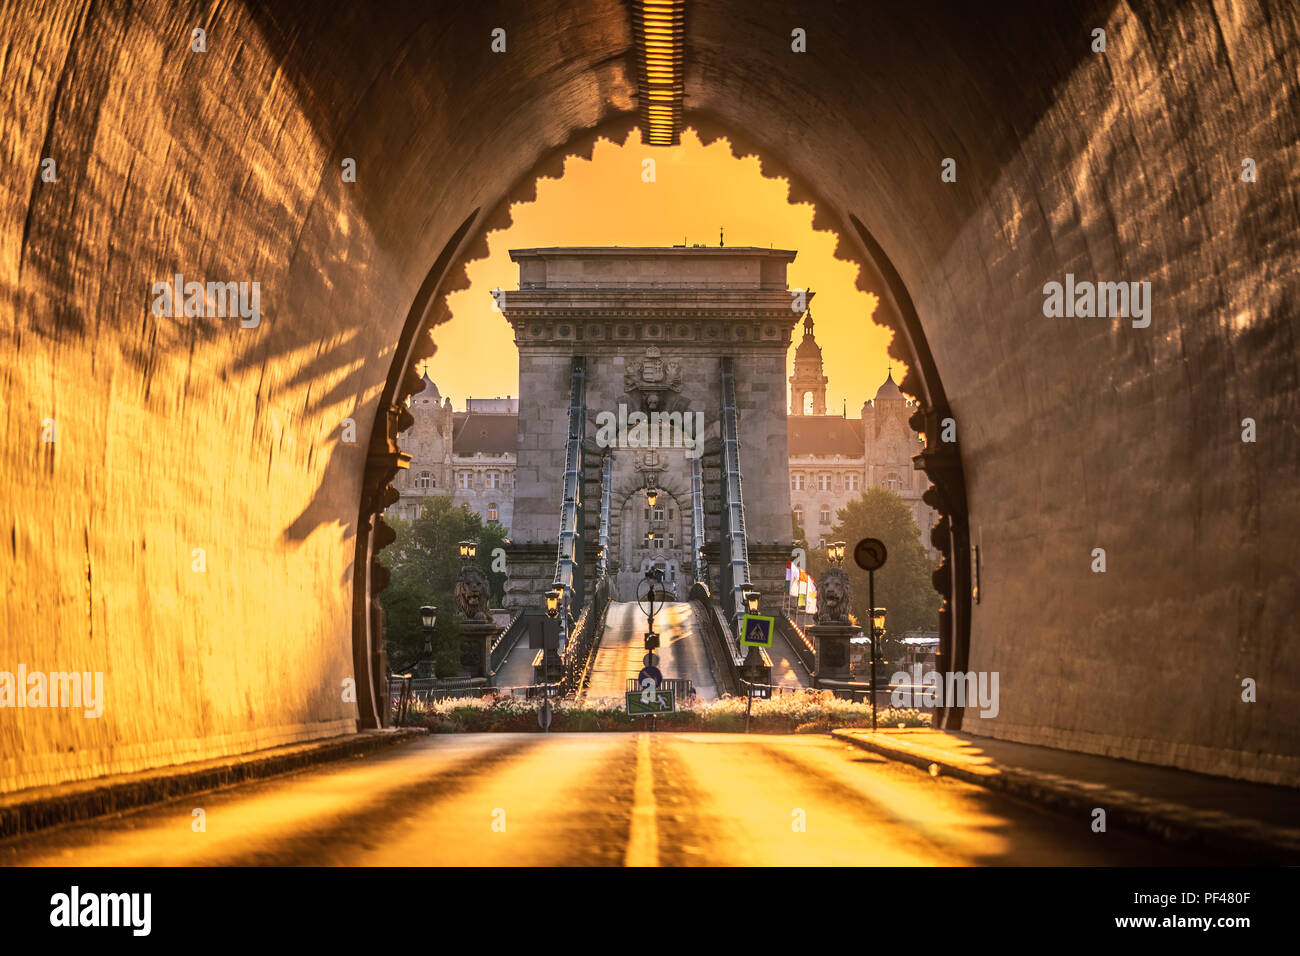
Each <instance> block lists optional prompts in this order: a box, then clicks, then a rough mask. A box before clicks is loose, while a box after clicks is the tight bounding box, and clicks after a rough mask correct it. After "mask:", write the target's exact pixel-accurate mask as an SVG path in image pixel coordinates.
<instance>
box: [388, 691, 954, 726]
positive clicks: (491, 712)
mask: <svg viewBox="0 0 1300 956" xmlns="http://www.w3.org/2000/svg"><path fill="white" fill-rule="evenodd" d="M541 703H542V702H541V701H540V700H522V699H520V698H517V697H512V696H510V695H502V696H489V697H455V698H444V699H442V700H436V701H429V702H424V701H420V700H413V701H412V702H411V709H410V712H409V715H408V717H407V725H408V726H412V727H427V728H428V729H429V731H430V732H432V733H482V732H491V731H503V732H515V733H520V732H532V733H540V731H541V728H540V727H539V726H538V724H537V711H538V709H539V708H540V707H541ZM552 708H553V710H552V719H551V730H552V731H553V732H557V731H559V732H562V731H570V732H599V731H611V730H613V731H620V730H621V731H630V730H644V729H646V728H648V727H649V724H650V721H649V719H648V718H646V717H629V716H628V715H627V714H626V713H625V712H624V702H623V698H621V697H608V698H597V699H588V700H584V701H581V702H577V701H571V700H558V701H554V702H553V704H552ZM876 720H877V725H878V726H880V727H898V726H904V727H928V726H930V715H929V714H928V713H926V712H924V711H920V710H915V709H896V708H893V707H882V708H881V709H880V712H879V713H878V715H877V718H876ZM870 726H871V708H870V707H869V706H868V705H866V704H858V703H853V702H851V701H847V700H843V699H841V698H838V697H835V696H834V695H833V694H832V693H831V692H830V691H818V690H808V691H804V692H802V693H798V694H782V695H780V696H777V697H774V698H772V699H771V700H761V699H755V700H754V702H753V712H752V714H751V717H750V730H751V731H753V732H755V733H780V734H789V733H824V732H828V731H830V730H832V729H833V728H837V727H870ZM655 728H656V730H660V731H708V732H723V733H727V732H737V731H743V730H744V729H745V698H743V697H724V698H722V699H720V700H715V701H711V702H709V703H703V702H696V703H695V704H693V705H690V706H687V707H683V708H682V709H680V710H677V711H674V712H673V713H671V714H663V715H661V716H658V717H656V718H655Z"/></svg>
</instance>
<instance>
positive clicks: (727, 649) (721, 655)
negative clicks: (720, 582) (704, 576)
mask: <svg viewBox="0 0 1300 956" xmlns="http://www.w3.org/2000/svg"><path fill="white" fill-rule="evenodd" d="M690 601H691V607H692V608H693V609H694V612H695V619H696V621H697V622H698V623H699V625H700V629H701V631H702V632H703V635H702V636H703V637H704V642H705V645H704V646H705V648H706V649H707V650H708V653H709V658H710V659H711V660H712V661H713V672H714V675H715V676H716V677H717V678H718V681H719V683H720V684H722V689H723V690H725V691H726V692H727V693H729V694H739V693H740V692H741V689H740V665H741V662H742V661H743V660H744V655H743V654H741V653H740V645H739V643H738V642H737V640H736V635H735V633H734V632H733V631H732V628H731V625H730V624H729V623H728V622H727V619H726V617H725V616H724V615H723V613H722V608H720V607H718V605H717V603H716V602H715V601H714V600H713V597H712V595H710V594H709V588H708V585H706V584H704V583H703V582H699V581H697V582H696V583H695V584H694V585H692V586H691V593H690Z"/></svg>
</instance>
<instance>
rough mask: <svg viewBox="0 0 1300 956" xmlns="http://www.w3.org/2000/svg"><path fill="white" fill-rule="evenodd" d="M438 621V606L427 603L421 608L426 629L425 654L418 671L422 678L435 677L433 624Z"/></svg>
mask: <svg viewBox="0 0 1300 956" xmlns="http://www.w3.org/2000/svg"><path fill="white" fill-rule="evenodd" d="M436 623H438V608H437V607H435V606H434V605H432V604H426V605H424V606H423V607H422V608H420V627H421V628H422V629H423V630H424V656H423V657H422V658H421V659H420V663H419V664H418V665H417V668H416V673H417V674H418V675H419V676H420V677H422V678H431V677H433V626H434V625H435V624H436Z"/></svg>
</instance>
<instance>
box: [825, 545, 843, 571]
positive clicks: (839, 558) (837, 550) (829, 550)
mask: <svg viewBox="0 0 1300 956" xmlns="http://www.w3.org/2000/svg"><path fill="white" fill-rule="evenodd" d="M826 556H827V557H828V558H830V561H831V564H833V565H834V566H835V567H837V568H838V567H840V566H841V565H842V564H843V563H844V542H843V541H832V542H831V543H830V544H828V545H827V546H826Z"/></svg>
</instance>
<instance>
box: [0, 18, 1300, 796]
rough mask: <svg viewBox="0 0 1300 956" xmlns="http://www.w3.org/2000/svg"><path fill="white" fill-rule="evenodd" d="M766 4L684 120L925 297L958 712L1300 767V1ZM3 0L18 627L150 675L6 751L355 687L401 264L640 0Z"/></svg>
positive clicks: (403, 275) (290, 706) (629, 79)
mask: <svg viewBox="0 0 1300 956" xmlns="http://www.w3.org/2000/svg"><path fill="white" fill-rule="evenodd" d="M789 6H790V5H789V4H786V3H778V2H774V0H757V2H755V0H745V2H721V0H714V2H707V0H705V2H695V3H691V4H689V13H688V18H687V24H686V26H687V29H686V43H687V61H686V65H687V70H686V84H685V85H686V98H685V109H686V122H687V123H688V124H689V125H693V126H696V127H697V128H699V129H701V130H702V131H703V132H704V133H705V134H706V135H710V136H711V135H726V136H728V137H729V138H731V139H732V140H733V141H734V142H735V143H737V144H739V146H738V148H742V149H748V148H752V149H755V150H757V151H758V152H759V153H760V155H761V156H762V157H763V159H764V163H765V170H766V171H767V172H769V173H787V174H788V175H790V176H791V177H792V179H793V181H794V184H795V187H794V195H795V197H796V198H798V197H799V196H801V195H807V196H809V197H810V198H814V199H815V200H816V201H817V203H818V211H819V224H820V223H826V224H828V225H833V226H834V227H835V228H837V229H839V230H840V233H841V236H842V240H843V241H842V250H843V252H844V254H845V255H846V256H853V257H856V258H860V259H862V260H863V261H864V264H865V265H866V266H867V270H866V272H865V273H864V278H863V280H862V281H863V284H864V286H866V287H867V288H870V289H871V291H874V292H877V293H881V292H886V291H887V290H885V289H883V288H882V287H881V286H882V284H883V283H884V282H885V281H886V278H887V277H886V276H885V275H884V274H883V272H882V271H881V270H884V272H888V273H890V274H894V275H896V277H897V282H898V283H899V284H900V288H901V289H902V290H905V293H906V296H907V300H908V303H909V304H908V306H907V307H908V308H912V309H914V310H915V315H916V317H917V319H918V320H919V322H920V324H921V326H922V328H923V330H924V335H925V337H926V341H927V342H928V347H929V349H930V351H931V353H932V357H933V361H934V365H935V368H936V373H937V376H938V378H939V380H941V382H942V388H943V390H944V393H945V395H946V399H947V402H948V406H949V407H950V409H951V412H952V414H953V416H954V418H955V419H956V421H957V425H958V429H959V431H960V445H961V463H962V467H963V469H964V471H965V476H966V491H967V498H968V501H967V504H968V507H969V521H970V533H971V543H972V545H978V546H979V547H980V554H981V562H982V563H981V566H980V573H981V577H980V582H981V595H980V601H979V603H978V604H977V605H976V606H975V607H974V608H973V610H972V617H971V638H970V667H972V668H978V669H987V670H997V671H999V672H1000V673H1001V674H1002V697H1003V706H1002V710H1001V713H1000V714H999V715H998V716H997V717H996V718H993V719H990V720H986V721H976V722H975V723H976V726H973V727H970V728H969V729H973V730H976V731H977V732H983V733H991V734H995V735H997V736H1002V737H1006V738H1009V739H1016V740H1025V741H1032V742H1039V743H1050V744H1054V745H1059V746H1066V747H1071V748H1075V749H1082V750H1091V751H1103V752H1107V753H1111V754H1115V755H1119V756H1126V757H1130V758H1133V759H1141V760H1148V761H1152V762H1158V763H1169V764H1175V765H1179V766H1183V767H1187V768H1190V769H1197V770H1203V771H1209V772H1217V773H1225V774H1230V775H1235V776H1251V777H1255V778H1256V779H1264V780H1272V781H1275V782H1284V781H1285V782H1292V783H1295V782H1297V780H1300V736H1298V735H1300V730H1297V727H1300V722H1298V721H1296V720H1295V717H1296V715H1297V714H1298V713H1300V689H1298V688H1300V652H1298V651H1297V650H1296V644H1295V642H1294V641H1293V640H1287V636H1288V635H1290V636H1293V635H1294V633H1295V625H1294V616H1295V613H1296V610H1297V608H1296V594H1297V592H1298V591H1300V582H1297V580H1296V571H1295V562H1294V558H1293V556H1292V548H1291V541H1290V539H1291V537H1292V535H1293V532H1294V529H1295V528H1296V527H1297V525H1298V523H1300V490H1298V488H1297V484H1296V482H1295V480H1294V476H1295V474H1297V472H1300V467H1297V466H1298V465H1300V436H1298V435H1297V427H1296V421H1297V415H1296V413H1297V407H1296V406H1297V396H1298V395H1300V385H1298V384H1297V381H1298V376H1297V355H1298V354H1300V349H1298V348H1297V339H1296V335H1297V330H1296V319H1295V313H1296V307H1297V296H1296V274H1297V269H1296V265H1297V252H1296V242H1297V239H1296V237H1297V235H1298V234H1300V229H1298V228H1297V227H1300V195H1298V192H1300V187H1297V185H1296V184H1297V177H1296V176H1295V168H1296V160H1297V140H1298V138H1300V137H1298V136H1297V117H1298V116H1300V94H1298V92H1297V75H1298V73H1300V71H1298V69H1297V66H1298V61H1300V45H1298V41H1297V38H1298V37H1300V14H1298V13H1297V10H1296V8H1295V7H1294V6H1293V5H1288V4H1283V3H1246V2H1242V3H1234V4H1212V3H1208V2H1188V3H1177V4H1172V3H1171V4H1154V3H1140V2H1127V3H1124V2H1118V3H1094V4H1088V3H1084V4H1077V5H1075V4H1071V5H1060V6H1059V7H1057V6H1056V5H1053V9H1050V10H1049V9H1046V8H1045V7H1044V5H1041V4H1038V3H1010V4H1003V5H999V6H998V7H996V8H992V7H990V6H988V5H979V6H976V5H968V4H953V5H951V6H947V7H932V8H927V9H926V10H919V9H916V8H915V6H914V5H902V4H883V3H882V4H878V5H877V4H849V3H840V4H817V5H810V7H809V9H808V10H806V11H800V12H798V13H791V12H790V11H789V9H788V7H789ZM3 16H4V18H5V23H4V34H5V35H6V36H7V37H9V38H10V40H9V46H8V49H7V52H6V56H5V58H4V60H3V63H2V64H0V84H2V86H3V92H2V94H0V95H2V96H3V98H4V102H5V119H4V122H3V126H2V127H0V140H2V142H3V147H4V157H5V160H4V162H5V174H4V187H5V188H4V190H3V193H0V196H2V197H3V206H2V207H0V215H2V216H3V229H2V232H0V294H2V295H3V303H4V304H3V309H4V311H5V317H6V321H5V323H4V328H5V332H4V351H5V355H6V362H5V373H6V374H5V379H4V383H3V394H4V408H5V416H6V431H5V438H4V450H5V454H4V458H3V470H4V481H5V489H6V493H5V495H4V496H3V497H4V507H3V511H2V512H0V515H2V516H3V517H4V519H5V522H6V523H7V524H9V525H10V529H9V530H10V534H9V537H10V547H9V548H7V549H5V550H4V554H5V558H4V565H3V566H4V570H5V576H6V585H7V592H8V595H9V597H8V599H7V601H6V605H5V621H4V627H5V634H6V638H5V643H4V649H5V652H6V655H7V656H9V657H11V658H13V659H14V660H23V661H26V662H27V663H28V664H29V665H31V666H38V665H39V663H43V662H45V661H47V660H51V658H53V660H52V663H51V664H50V666H53V665H54V664H57V665H59V667H60V668H67V669H72V668H78V669H83V670H104V671H105V672H106V674H108V675H109V676H110V686H111V687H112V689H113V693H114V694H117V695H121V699H123V700H131V701H132V702H133V703H132V705H131V706H126V707H120V708H115V709H113V710H110V711H109V712H108V713H107V714H106V716H105V718H104V719H102V720H100V721H83V720H80V719H79V718H74V717H68V718H66V720H65V719H64V718H63V717H62V716H56V717H55V718H53V719H43V718H42V719H38V717H37V716H35V715H32V714H30V713H23V714H20V716H19V717H18V718H17V719H16V720H15V721H11V722H9V723H6V724H4V725H0V743H3V749H4V751H5V752H6V753H16V752H19V750H21V751H22V752H23V753H24V756H23V757H22V758H19V759H16V760H15V761H13V762H12V763H10V764H7V765H5V766H6V769H5V770H4V771H3V772H2V773H0V789H17V788H20V787H24V786H31V785H35V784H40V783H49V782H55V781H58V780H63V779H69V778H74V777H86V776H93V775H95V774H99V773H106V772H116V771H124V770H131V769H138V768H140V767H142V766H147V765H151V764H157V763H166V762H171V761H175V760H181V759H188V758H194V757H205V756H214V755H217V754H221V753H231V752H238V751H240V750H247V749H253V748H254V747H257V746H267V745H270V744H274V743H282V742H287V741H291V740H300V739H307V738H311V737H318V736H323V735H326V734H329V733H337V732H342V731H344V730H347V729H351V728H352V727H355V725H356V719H357V711H356V706H355V705H354V704H351V703H349V702H347V701H346V700H345V699H343V698H342V697H341V696H340V694H339V693H338V687H339V686H340V684H341V683H342V682H344V681H346V680H347V679H349V677H350V676H351V675H352V674H353V673H354V667H355V661H354V659H353V647H352V637H351V633H352V630H351V629H352V616H353V614H354V612H355V611H356V609H355V608H354V599H353V594H354V590H353V585H354V583H355V581H356V571H355V570H354V561H355V557H356V554H357V551H356V531H357V503H358V501H359V500H360V499H361V498H362V495H363V487H362V484H363V477H364V474H365V457H366V449H367V447H368V445H369V438H370V436H369V435H368V434H367V431H368V429H369V428H370V427H371V424H372V423H373V422H374V421H375V420H376V409H377V403H378V401H379V398H380V395H381V392H383V390H384V388H385V383H386V382H389V381H390V373H392V371H393V365H394V361H395V355H396V351H395V350H396V348H397V343H399V341H400V340H401V336H402V332H403V329H404V328H405V327H406V325H407V320H408V316H409V315H410V314H411V312H412V308H413V306H412V303H413V302H415V301H416V300H417V296H418V294H419V290H420V289H421V287H422V285H423V286H425V287H426V290H427V289H428V288H429V286H428V283H429V280H430V268H431V266H432V265H433V264H434V263H435V262H436V261H438V259H439V256H440V254H441V255H459V256H461V257H465V256H471V257H472V256H473V255H474V254H475V251H474V249H475V243H478V244H480V245H479V248H481V243H482V242H483V233H482V229H483V227H484V226H485V225H491V224H492V223H493V222H501V221H502V217H503V216H505V215H506V212H505V206H504V203H505V201H506V200H507V199H508V198H509V197H511V196H512V195H517V194H519V193H520V192H521V191H522V192H527V191H528V190H529V189H530V188H531V185H530V184H531V181H532V174H533V173H534V172H535V170H536V169H537V168H539V164H545V163H547V162H550V163H554V162H555V161H556V160H557V158H558V157H562V156H563V154H564V152H565V151H567V150H578V149H581V148H583V142H584V140H586V139H588V138H589V137H590V136H591V135H592V131H594V130H597V129H598V128H600V127H602V124H606V123H613V124H621V123H625V122H626V121H627V119H628V117H629V116H630V115H631V114H632V112H633V110H634V108H635V105H636V103H635V97H634V92H635V80H634V76H635V73H634V70H633V64H632V62H631V57H632V54H631V50H632V48H633V38H632V34H631V30H630V26H629V18H628V12H627V8H626V6H625V5H624V4H623V3H619V2H612V0H606V2H583V0H579V2H572V0H566V2H550V0H536V2H530V3H527V4H523V3H505V2H498V3H492V2H485V3H476V4H471V5H463V4H450V3H435V4H430V3H415V2H396V3H390V4H375V5H373V6H369V5H367V6H364V7H356V8H351V9H348V8H336V7H334V6H333V5H330V6H322V5H319V4H314V3H306V2H301V3H293V2H282V3H273V4H271V5H269V6H268V7H260V6H258V7H254V6H250V5H245V4H242V3H228V4H220V5H216V6H213V7H211V8H204V9H203V10H202V11H200V12H197V13H193V14H191V13H187V12H185V11H177V10H176V9H173V8H172V7H171V5H169V4H166V3H162V2H148V3H144V4H137V5H130V6H127V5H124V4H93V3H89V2H86V3H74V2H47V3H36V4H29V5H27V6H26V7H25V8H24V10H23V11H22V12H21V13H20V12H17V11H15V10H14V9H13V8H8V9H7V12H6V13H5V14H4V15H3ZM196 27H200V28H202V29H204V30H205V35H206V51H205V52H202V53H199V52H194V50H193V49H192V48H191V37H192V30H193V29H195V28H196ZM497 27H502V28H504V29H505V30H506V31H507V51H506V52H505V53H493V52H492V50H491V46H490V43H491V31H492V30H493V29H494V28H497ZM795 28H800V29H803V30H805V31H806V35H807V43H808V48H807V52H806V53H794V52H792V50H791V43H790V37H791V31H792V30H793V29H795ZM1096 28H1103V29H1105V31H1106V37H1107V47H1106V51H1105V52H1104V53H1094V52H1092V49H1091V43H1092V31H1093V30H1094V29H1096ZM1246 157H1249V158H1251V159H1253V160H1254V161H1255V163H1256V166H1257V169H1258V181H1256V182H1254V183H1244V182H1242V180H1241V176H1240V172H1241V168H1242V166H1241V163H1242V160H1243V159H1244V158H1246ZM45 158H53V159H54V160H55V161H56V169H57V177H56V179H55V180H54V181H46V180H45V179H44V178H43V177H42V175H41V168H42V160H43V159H45ZM349 158H350V159H354V160H355V162H356V170H357V175H356V181H355V182H354V183H352V182H344V181H343V180H342V178H341V176H340V174H339V170H340V164H341V163H342V162H343V161H344V160H345V159H349ZM945 158H952V159H954V160H955V162H956V166H955V168H956V181H955V182H944V181H942V179H941V177H940V167H941V163H942V161H943V160H944V159H945ZM805 191H806V193H805ZM476 210H495V212H494V213H492V214H491V215H482V216H480V218H478V219H475V218H474V213H475V211H476ZM467 221H469V222H472V223H473V225H472V227H471V228H470V229H469V235H468V236H467V238H466V241H465V242H464V243H458V244H457V246H459V248H457V247H456V246H453V247H452V248H450V249H449V248H448V241H449V239H451V237H452V236H454V235H456V234H457V230H458V229H460V228H461V227H462V224H464V223H466V222H467ZM855 221H856V222H857V223H860V224H861V227H862V234H861V235H859V232H858V230H857V229H856V228H855V227H854V225H853V223H854V222H855ZM873 250H876V251H878V252H879V253H880V254H882V255H883V256H885V257H887V261H885V262H880V261H875V262H873V261H872V258H873ZM178 273H179V274H182V275H183V276H185V277H186V278H187V279H188V278H197V279H200V280H203V279H219V280H223V281H258V282H259V283H260V287H261V296H262V300H261V310H262V320H261V322H260V324H258V325H257V326H256V327H254V328H241V327H240V325H239V323H238V322H236V321H231V320H230V319H223V318H213V319H202V318H201V319H198V320H197V321H193V322H178V321H176V319H175V318H169V317H159V316H155V315H153V314H151V312H150V298H151V296H150V293H151V289H152V286H153V283H154V282H156V281H159V280H166V279H169V278H170V277H172V276H174V275H175V274H178ZM1067 274H1070V275H1072V276H1075V277H1078V278H1079V279H1080V280H1084V279H1087V280H1091V281H1126V282H1148V281H1149V282H1150V283H1151V290H1152V293H1151V295H1152V306H1151V323H1150V325H1149V327H1146V328H1135V327H1133V325H1132V324H1131V323H1129V322H1122V321H1116V320H1110V319H1061V318H1049V317H1047V316H1046V315H1045V314H1044V295H1043V287H1044V285H1045V283H1048V282H1052V281H1056V282H1064V281H1065V277H1066V275H1067ZM455 282H456V276H455V274H454V273H453V275H452V276H451V277H449V278H448V280H447V281H446V282H443V283H442V285H441V286H440V287H439V288H438V293H437V294H438V296H440V295H441V294H442V293H443V292H445V291H447V290H448V289H449V288H451V287H453V286H454V284H455ZM888 298H889V297H888V296H886V300H888ZM894 298H895V300H897V298H898V297H897V296H895V297H894ZM886 312H888V310H886ZM884 317H885V318H886V319H889V318H890V316H889V315H888V314H886V315H885V316H884ZM434 338H435V340H436V330H435V335H434ZM417 348H418V346H417ZM903 357H906V356H903ZM399 371H400V370H399ZM905 385H906V387H908V388H909V390H911V391H912V392H913V393H914V394H917V395H920V396H921V397H923V398H924V397H925V395H924V392H923V389H924V387H925V383H923V382H917V381H909V382H908V383H905ZM1245 418H1251V419H1253V420H1254V421H1255V422H1256V423H1257V426H1258V433H1259V436H1260V437H1259V440H1258V441H1257V442H1255V443H1244V442H1243V441H1242V440H1241V432H1242V424H1241V423H1242V420H1243V419H1245ZM47 420H49V421H52V422H54V423H55V426H56V428H57V440H55V441H48V440H46V439H45V438H44V437H43V430H44V429H46V428H47V426H46V425H45V424H44V423H45V422H46V421H47ZM348 420H350V421H352V422H354V423H356V424H357V425H358V427H359V434H358V436H357V438H356V441H355V442H347V441H345V440H344V439H343V438H342V436H343V435H344V434H346V429H345V425H344V423H345V422H346V421H348ZM1286 476H1290V477H1289V478H1288V477H1286ZM1098 548H1101V549H1104V550H1105V552H1106V558H1107V571H1106V573H1104V574H1099V573H1094V572H1093V571H1092V570H1091V568H1092V566H1093V562H1094V557H1093V555H1094V551H1095V549H1098ZM267 674H275V675H280V676H278V677H277V678H276V679H275V680H273V681H269V680H267V679H266V675H267ZM1252 676H1253V677H1256V678H1257V679H1258V680H1259V681H1260V685H1261V687H1264V686H1265V685H1266V681H1265V678H1267V686H1268V687H1270V688H1272V689H1271V690H1270V691H1269V692H1268V693H1262V694H1261V697H1260V700H1259V702H1258V703H1256V704H1254V705H1251V706H1243V705H1242V704H1241V700H1240V690H1241V681H1242V679H1243V678H1246V677H1252ZM1189 697H1195V698H1196V699H1198V700H1200V701H1202V702H1203V703H1202V704H1201V705H1200V706H1198V707H1196V708H1190V707H1188V706H1186V702H1187V700H1188V698H1189ZM20 743H21V747H20V746H19V744H20ZM69 748H71V749H69Z"/></svg>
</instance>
